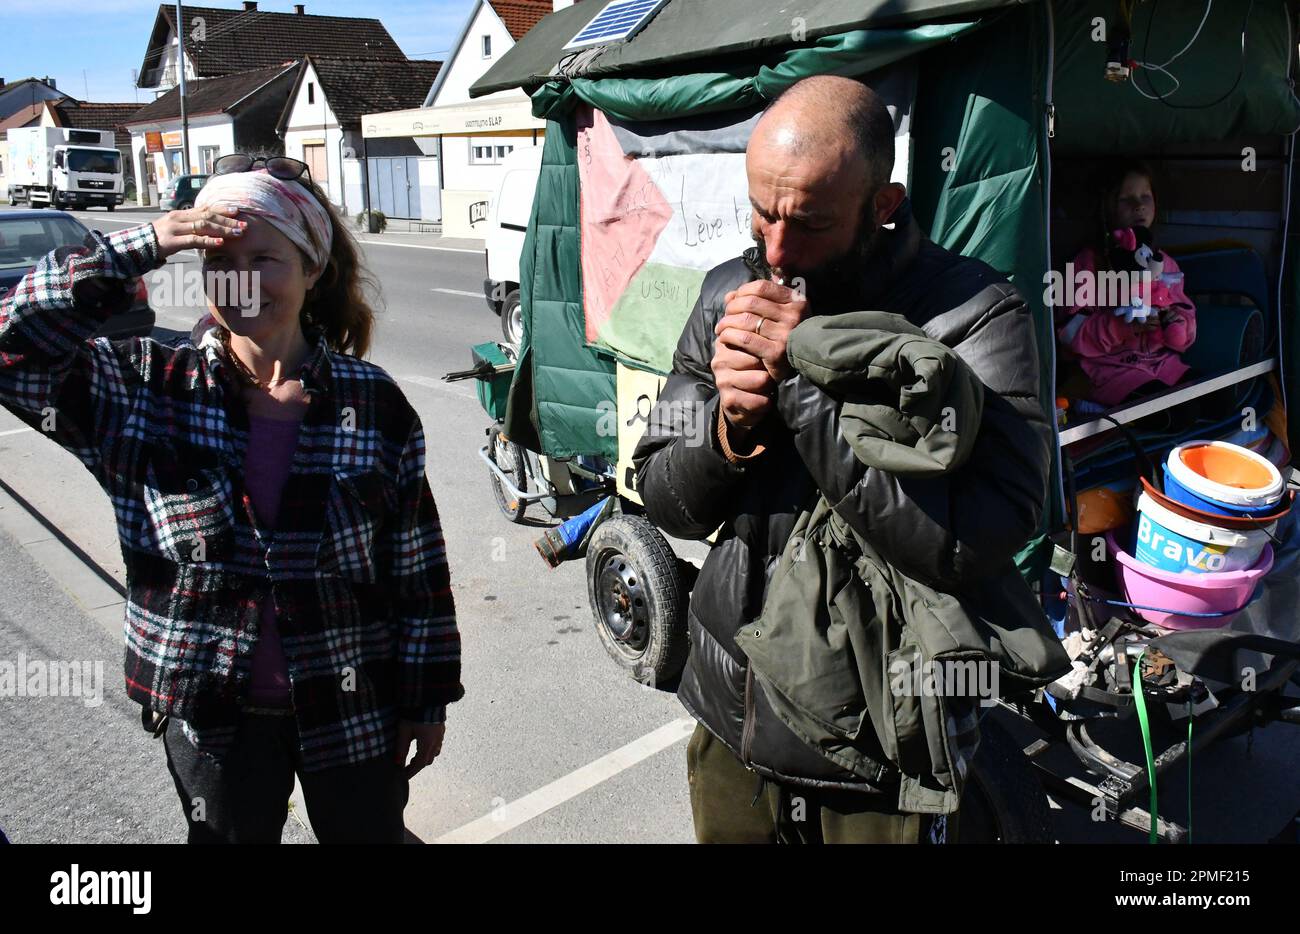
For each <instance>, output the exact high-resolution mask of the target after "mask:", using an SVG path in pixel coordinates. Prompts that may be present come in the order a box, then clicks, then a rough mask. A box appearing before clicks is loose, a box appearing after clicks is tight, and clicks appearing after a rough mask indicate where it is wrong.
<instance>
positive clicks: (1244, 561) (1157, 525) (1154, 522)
mask: <svg viewBox="0 0 1300 934" xmlns="http://www.w3.org/2000/svg"><path fill="white" fill-rule="evenodd" d="M1275 526H1276V523H1275V524H1274V526H1270V527H1267V528H1261V529H1258V530H1245V531H1236V530H1233V529H1222V528H1219V527H1217V526H1213V525H1207V524H1205V523H1203V522H1197V521H1195V520H1194V519H1188V518H1187V517H1186V516H1180V515H1178V514H1177V513H1176V512H1173V511H1172V510H1169V509H1166V508H1165V507H1164V506H1162V505H1160V504H1159V503H1157V502H1156V501H1155V500H1154V499H1152V498H1151V497H1150V496H1148V495H1147V494H1146V493H1143V494H1141V495H1140V496H1139V497H1138V518H1137V529H1136V534H1135V536H1134V545H1133V557H1135V558H1136V559H1137V560H1138V561H1141V562H1142V563H1143V564H1147V565H1150V566H1151V567H1153V568H1156V569H1157V570H1161V571H1168V572H1171V573H1174V574H1180V573H1189V572H1190V573H1192V574H1207V573H1218V572H1222V571H1244V570H1247V569H1249V568H1252V567H1254V566H1255V564H1256V563H1257V562H1258V561H1259V556H1260V554H1261V553H1262V552H1263V550H1264V546H1265V545H1267V544H1268V542H1269V534H1270V533H1271V532H1272V530H1273V528H1274V527H1275Z"/></svg>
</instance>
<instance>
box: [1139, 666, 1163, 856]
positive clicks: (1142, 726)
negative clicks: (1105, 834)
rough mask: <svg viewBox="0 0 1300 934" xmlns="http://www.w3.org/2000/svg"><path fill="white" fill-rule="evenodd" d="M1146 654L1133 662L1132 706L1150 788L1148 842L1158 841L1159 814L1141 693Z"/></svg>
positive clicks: (1145, 701)
mask: <svg viewBox="0 0 1300 934" xmlns="http://www.w3.org/2000/svg"><path fill="white" fill-rule="evenodd" d="M1146 654H1147V650H1146V649H1145V648H1143V649H1142V651H1141V652H1138V656H1137V661H1135V662H1134V663H1133V675H1134V677H1133V706H1134V707H1136V708H1137V715H1138V728H1139V729H1140V730H1141V731H1142V750H1143V752H1144V753H1145V754H1146V759H1147V785H1148V786H1149V787H1150V789H1151V834H1150V836H1149V838H1148V842H1149V843H1159V842H1160V836H1159V834H1158V833H1156V821H1157V815H1158V814H1159V811H1158V810H1157V806H1156V759H1155V756H1154V755H1152V753H1151V723H1150V721H1148V720H1147V700H1146V698H1145V697H1144V696H1143V695H1142V657H1143V656H1144V655H1146Z"/></svg>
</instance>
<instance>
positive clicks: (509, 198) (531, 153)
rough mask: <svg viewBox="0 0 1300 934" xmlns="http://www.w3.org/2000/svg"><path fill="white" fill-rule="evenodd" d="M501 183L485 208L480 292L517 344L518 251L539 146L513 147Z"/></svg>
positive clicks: (529, 207) (505, 333) (530, 209)
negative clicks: (484, 260) (483, 271)
mask: <svg viewBox="0 0 1300 934" xmlns="http://www.w3.org/2000/svg"><path fill="white" fill-rule="evenodd" d="M502 168H503V170H504V171H503V173H502V176H501V187H500V188H498V189H497V193H496V196H495V197H493V199H492V205H491V208H490V209H489V212H488V230H487V238H486V239H487V243H486V246H487V279H486V280H484V282H483V294H484V296H485V297H486V298H487V303H488V307H489V308H491V309H492V310H493V311H494V312H495V313H496V314H498V315H500V316H501V333H502V335H503V336H504V337H505V339H506V340H507V341H508V342H510V343H512V344H515V345H516V346H518V344H519V342H520V341H521V340H523V336H524V322H523V316H522V315H521V313H520V310H519V255H520V254H521V253H522V252H523V250H524V234H525V233H526V232H527V230H528V218H529V217H530V216H531V215H532V213H533V195H534V194H536V192H537V177H538V175H540V174H541V171H542V147H541V146H529V147H528V148H526V149H516V150H515V151H514V152H512V153H510V155H508V156H506V158H505V161H504V163H502Z"/></svg>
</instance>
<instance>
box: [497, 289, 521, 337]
mask: <svg viewBox="0 0 1300 934" xmlns="http://www.w3.org/2000/svg"><path fill="white" fill-rule="evenodd" d="M522 312H523V305H522V304H521V303H520V301H519V290H518V289H512V290H510V291H509V292H507V293H506V298H505V301H503V302H502V303H501V336H502V337H503V338H504V339H505V341H506V343H507V344H514V345H515V346H516V347H518V346H519V345H520V344H522V343H523V341H524V319H523V314H522Z"/></svg>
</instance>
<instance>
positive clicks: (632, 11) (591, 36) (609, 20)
mask: <svg viewBox="0 0 1300 934" xmlns="http://www.w3.org/2000/svg"><path fill="white" fill-rule="evenodd" d="M667 2H668V0H610V3H609V5H608V6H606V7H605V9H603V10H601V11H600V12H599V13H597V14H596V17H595V19H593V20H592V21H591V22H590V23H588V24H587V25H586V26H583V27H582V29H581V30H580V31H579V32H578V34H577V35H576V36H574V37H573V38H572V39H570V40H569V44H568V45H566V46H565V48H566V49H577V48H582V47H583V46H587V45H599V44H601V43H604V42H617V41H619V40H620V39H629V38H631V36H632V34H633V33H635V32H636V31H637V30H638V29H640V28H641V27H642V26H644V25H645V23H646V21H647V20H648V19H650V17H651V15H652V14H653V13H654V12H655V11H656V10H658V9H659V7H661V6H663V5H664V4H665V3H667Z"/></svg>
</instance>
